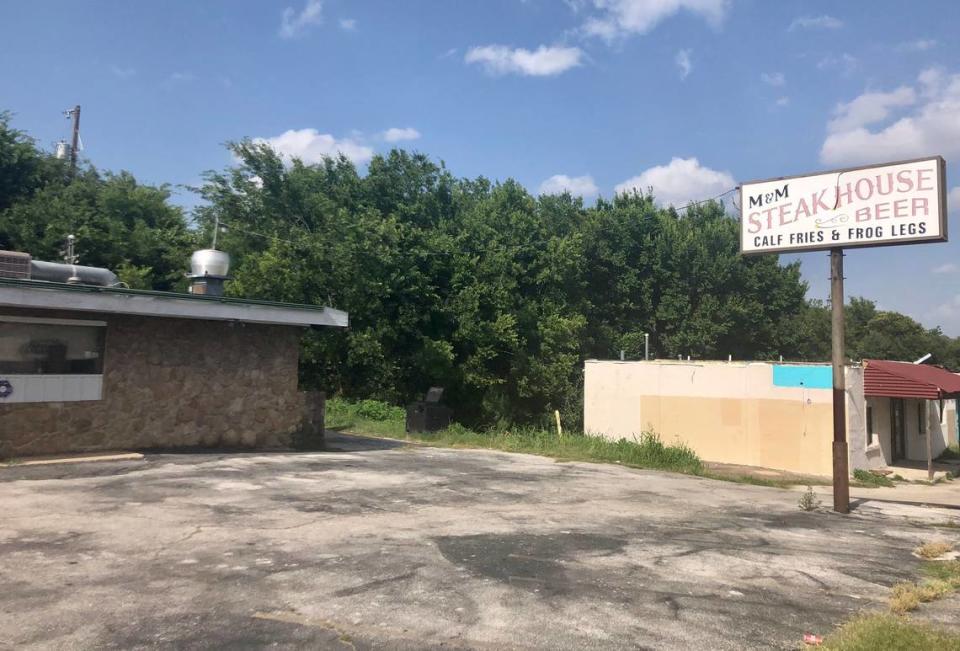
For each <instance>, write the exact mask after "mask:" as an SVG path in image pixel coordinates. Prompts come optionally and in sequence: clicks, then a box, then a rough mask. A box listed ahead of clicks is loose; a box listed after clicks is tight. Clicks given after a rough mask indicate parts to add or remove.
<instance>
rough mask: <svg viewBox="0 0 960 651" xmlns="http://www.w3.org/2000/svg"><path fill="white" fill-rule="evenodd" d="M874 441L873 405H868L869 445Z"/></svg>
mask: <svg viewBox="0 0 960 651" xmlns="http://www.w3.org/2000/svg"><path fill="white" fill-rule="evenodd" d="M871 443H873V407H871V406H870V405H867V445H868V446H869V445H870V444H871Z"/></svg>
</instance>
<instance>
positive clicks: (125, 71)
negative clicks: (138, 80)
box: [110, 64, 137, 79]
mask: <svg viewBox="0 0 960 651" xmlns="http://www.w3.org/2000/svg"><path fill="white" fill-rule="evenodd" d="M110 72H112V73H113V74H114V75H116V76H117V77H119V78H120V79H129V78H130V77H132V76H134V75H135V74H137V71H136V70H135V69H134V68H130V67H128V66H118V65H116V64H114V65H112V66H110Z"/></svg>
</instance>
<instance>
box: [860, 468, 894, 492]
mask: <svg viewBox="0 0 960 651" xmlns="http://www.w3.org/2000/svg"><path fill="white" fill-rule="evenodd" d="M853 478H854V479H856V480H857V481H858V482H860V483H861V484H862V485H864V486H868V487H870V488H876V487H878V486H886V487H891V486H893V485H894V484H893V481H892V480H891V479H890V478H889V477H886V476H885V475H878V474H876V473H874V472H870V471H869V470H863V469H861V468H857V469H856V470H854V471H853Z"/></svg>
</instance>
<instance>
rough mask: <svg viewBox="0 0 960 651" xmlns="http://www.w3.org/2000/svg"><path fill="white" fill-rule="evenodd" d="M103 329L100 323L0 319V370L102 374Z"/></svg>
mask: <svg viewBox="0 0 960 651" xmlns="http://www.w3.org/2000/svg"><path fill="white" fill-rule="evenodd" d="M105 330H106V328H103V327H100V326H80V325H58V324H57V325H54V324H48V323H19V322H5V321H0V373H5V374H9V375H80V374H89V375H99V374H102V373H103V340H104V331H105Z"/></svg>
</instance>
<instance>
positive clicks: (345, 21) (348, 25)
mask: <svg viewBox="0 0 960 651" xmlns="http://www.w3.org/2000/svg"><path fill="white" fill-rule="evenodd" d="M356 28H357V20H356V19H355V18H341V19H340V29H342V30H343V31H345V32H352V31H354V30H355V29H356Z"/></svg>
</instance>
